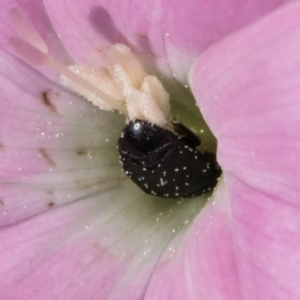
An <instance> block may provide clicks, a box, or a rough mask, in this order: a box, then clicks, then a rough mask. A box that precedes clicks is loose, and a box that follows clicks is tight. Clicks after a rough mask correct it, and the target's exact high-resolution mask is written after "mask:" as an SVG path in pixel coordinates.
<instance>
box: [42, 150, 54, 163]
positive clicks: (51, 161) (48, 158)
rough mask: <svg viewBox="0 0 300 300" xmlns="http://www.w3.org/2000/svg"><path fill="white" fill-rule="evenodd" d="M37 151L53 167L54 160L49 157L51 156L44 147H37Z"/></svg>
mask: <svg viewBox="0 0 300 300" xmlns="http://www.w3.org/2000/svg"><path fill="white" fill-rule="evenodd" d="M39 152H40V154H41V155H42V156H43V157H44V158H45V159H46V160H47V162H48V163H49V164H50V165H51V166H53V167H54V166H55V162H54V161H53V160H52V159H51V157H50V156H49V154H48V153H47V152H46V150H45V149H43V148H39Z"/></svg>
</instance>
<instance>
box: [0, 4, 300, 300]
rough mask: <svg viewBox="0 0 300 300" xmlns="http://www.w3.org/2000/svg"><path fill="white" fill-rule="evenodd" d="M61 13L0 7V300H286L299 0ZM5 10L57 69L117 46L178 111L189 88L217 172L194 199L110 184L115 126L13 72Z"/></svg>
mask: <svg viewBox="0 0 300 300" xmlns="http://www.w3.org/2000/svg"><path fill="white" fill-rule="evenodd" d="M73 2H74V1H56V2H54V1H50V0H44V1H43V3H41V2H40V1H25V0H19V1H16V0H13V1H11V0H7V1H4V4H2V9H1V13H0V16H1V52H0V53H1V54H0V60H1V63H0V69H1V73H0V76H1V79H0V85H1V110H0V113H1V118H0V120H1V127H0V128H1V129H0V160H1V169H0V179H1V195H0V198H1V199H0V205H1V206H0V224H1V231H0V245H1V246H0V252H1V256H0V265H1V268H0V279H1V280H0V298H1V299H14V300H15V299H22V300H24V299H130V300H132V299H151V300H153V299H230V300H232V299H258V300H259V299H264V300H265V299H298V298H299V297H300V289H299V284H298V283H299V279H300V271H299V267H298V266H299V263H300V261H299V260H300V254H299V253H300V251H299V249H300V234H299V228H300V218H299V213H300V212H299V204H298V200H299V195H300V188H299V187H298V178H299V175H300V174H299V173H300V171H299V167H298V165H299V161H300V157H299V154H298V152H299V150H298V148H299V147H300V135H299V133H298V130H299V123H300V117H299V116H300V98H299V95H300V79H299V78H300V76H299V73H300V51H299V50H300V4H299V2H298V1H295V2H291V3H289V4H284V2H287V1H275V0H266V1H264V2H263V4H262V1H258V0H257V1H251V2H245V1H238V0H235V1H234V0H232V1H230V2H225V1H224V3H223V2H222V1H220V0H219V1H217V0H216V1H213V2H212V1H209V4H208V1H201V0H198V1H195V0H188V1H186V0H182V1H178V0H176V1H175V0H174V1H159V2H157V1H111V0H110V1H93V0H89V1H79V0H78V1H76V4H74V3H73ZM12 7H18V8H19V9H20V10H21V11H22V12H23V13H24V14H25V15H26V16H27V17H28V18H29V19H30V20H31V22H32V23H33V25H34V26H35V28H36V29H37V30H38V31H39V33H40V34H41V35H42V37H43V38H44V39H45V41H46V43H47V46H48V47H49V52H50V53H51V54H52V55H53V56H55V58H56V59H58V60H60V61H61V62H63V63H64V64H66V65H69V64H71V63H73V62H76V63H78V64H82V65H89V66H93V65H97V63H98V60H99V50H100V49H102V48H103V47H106V46H108V45H109V44H113V43H116V42H121V43H124V44H127V45H129V46H130V47H131V48H132V49H133V51H134V52H135V53H139V56H140V59H141V61H142V62H143V64H144V66H145V67H146V68H148V70H150V71H151V70H152V71H153V72H156V73H157V74H160V75H161V77H163V79H164V84H165V86H166V87H167V88H168V90H169V91H170V92H171V95H172V96H173V98H174V99H175V103H176V102H177V104H175V110H176V109H177V111H182V105H185V106H186V107H189V108H191V107H192V104H190V103H191V101H190V100H191V99H190V98H191V96H190V94H189V92H188V90H187V89H186V88H185V87H184V85H186V84H187V83H188V76H189V84H190V86H191V89H192V93H193V95H194V97H195V99H196V101H197V104H198V106H199V108H200V110H201V112H202V114H203V116H204V118H205V120H206V121H207V123H208V125H209V127H210V129H211V130H212V132H213V133H214V135H215V136H216V138H217V141H218V151H217V156H218V161H219V163H220V165H221V166H222V168H223V174H224V175H223V179H222V180H221V181H220V183H219V184H218V186H217V188H216V191H215V193H214V194H213V195H212V197H211V198H210V199H208V202H206V200H207V199H206V198H205V197H199V198H195V199H191V200H186V201H180V202H175V201H174V200H172V199H161V198H153V197H151V196H148V195H146V194H144V193H143V192H142V191H140V190H139V189H138V188H137V187H135V186H134V184H133V183H131V181H130V180H128V179H127V178H126V177H124V175H123V173H122V172H121V169H120V165H119V163H118V153H117V150H116V148H115V147H116V143H117V139H118V137H119V134H120V131H121V129H122V127H123V126H124V118H122V117H121V116H119V115H118V114H117V113H109V112H103V111H100V110H98V109H97V108H95V107H93V106H92V105H90V104H89V103H87V102H86V101H85V100H83V99H81V98H80V97H77V96H76V95H75V94H73V93H72V92H69V91H67V90H66V89H65V88H63V87H61V85H60V82H59V78H58V75H57V74H55V73H54V72H53V71H52V70H49V69H48V68H45V67H38V68H36V69H33V68H32V66H30V65H28V64H27V63H26V62H24V61H23V60H22V56H21V55H19V54H17V53H16V52H15V51H14V49H13V48H12V47H11V44H10V43H9V39H10V38H12V37H14V36H16V33H15V31H14V29H13V26H12V24H11V21H10V19H9V11H10V9H11V8H12ZM58 37H59V38H58ZM18 55H19V58H17V56H18ZM197 57H198V58H197ZM20 58H21V59H20ZM196 58H197V60H196V62H195V59H196ZM191 66H192V68H191ZM173 74H174V75H175V79H174V77H173ZM182 115H183V118H184V113H182ZM185 118H186V120H187V121H188V122H190V124H187V125H191V126H195V127H197V128H198V129H199V128H202V126H203V125H202V124H198V123H197V118H196V117H195V116H194V114H193V113H190V115H189V116H188V117H185ZM203 139H204V138H203ZM202 207H203V209H202V210H201V208H202ZM200 210H201V212H200Z"/></svg>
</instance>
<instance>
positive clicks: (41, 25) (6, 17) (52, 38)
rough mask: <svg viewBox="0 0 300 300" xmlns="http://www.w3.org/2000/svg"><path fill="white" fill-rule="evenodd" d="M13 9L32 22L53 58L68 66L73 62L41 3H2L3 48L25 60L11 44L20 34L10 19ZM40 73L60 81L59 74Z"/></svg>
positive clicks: (13, 0)
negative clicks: (16, 9) (12, 39)
mask: <svg viewBox="0 0 300 300" xmlns="http://www.w3.org/2000/svg"><path fill="white" fill-rule="evenodd" d="M13 8H18V9H19V10H20V11H21V12H22V13H23V14H24V15H25V17H26V18H28V19H29V20H30V22H31V23H32V24H33V26H34V27H35V28H36V30H37V31H38V32H39V34H40V35H41V36H42V38H43V39H44V40H45V42H46V44H47V46H48V48H49V53H50V54H51V55H52V56H54V57H55V58H56V59H58V60H59V61H61V62H62V63H65V64H67V65H68V64H70V63H71V62H72V60H71V58H70V57H69V55H68V53H66V50H65V48H64V46H63V45H62V44H61V42H60V40H59V38H58V37H57V35H56V33H55V32H54V30H53V28H52V25H51V23H50V21H49V18H48V16H47V13H46V12H45V8H44V6H43V4H42V2H41V1H24V0H4V1H2V2H1V10H0V22H1V31H0V39H1V48H3V49H5V50H7V51H9V52H10V53H13V54H14V55H16V56H17V57H20V58H21V59H23V56H22V55H20V54H19V53H18V52H16V51H15V49H14V48H13V47H12V45H11V42H10V40H11V38H15V37H18V33H17V31H16V30H15V28H14V25H13V22H12V20H11V17H10V11H11V9H13ZM39 72H41V73H42V74H43V75H45V76H47V77H48V78H49V79H51V80H53V81H55V82H58V81H59V80H58V76H57V74H55V73H54V72H53V71H52V70H49V69H47V68H44V69H39Z"/></svg>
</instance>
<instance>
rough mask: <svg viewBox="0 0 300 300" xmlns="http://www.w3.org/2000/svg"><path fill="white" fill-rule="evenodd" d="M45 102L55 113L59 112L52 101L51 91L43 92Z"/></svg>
mask: <svg viewBox="0 0 300 300" xmlns="http://www.w3.org/2000/svg"><path fill="white" fill-rule="evenodd" d="M42 99H43V103H44V104H45V105H46V106H47V107H48V108H49V109H50V110H51V111H52V112H54V113H57V110H56V107H55V106H54V104H53V103H52V102H51V101H50V98H49V92H43V94H42Z"/></svg>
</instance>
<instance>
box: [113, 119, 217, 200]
mask: <svg viewBox="0 0 300 300" xmlns="http://www.w3.org/2000/svg"><path fill="white" fill-rule="evenodd" d="M173 128H174V131H175V133H176V134H175V133H173V132H172V131H170V130H167V129H164V128H161V127H159V126H157V125H154V124H151V123H149V122H147V121H141V120H133V121H130V122H129V123H128V124H127V125H126V126H125V128H124V129H123V131H122V133H121V137H120V138H119V142H118V148H119V153H120V162H121V164H122V166H123V169H124V171H125V172H126V174H127V175H128V176H129V177H130V178H131V180H132V181H133V182H134V183H135V184H137V185H138V186H139V187H140V188H141V189H142V190H143V191H144V192H146V193H148V194H152V195H155V196H160V197H167V198H169V197H172V198H189V197H195V196H197V195H202V194H205V193H207V192H209V191H210V190H211V189H212V188H213V187H214V186H215V185H216V183H217V179H218V177H219V176H220V174H221V170H220V167H219V166H218V164H217V162H216V159H215V155H213V154H210V153H205V154H202V153H201V152H199V151H198V150H197V149H196V146H198V145H200V138H199V137H197V136H196V135H195V134H194V133H192V132H191V131H190V130H189V129H187V128H186V127H185V126H184V125H182V124H181V123H173Z"/></svg>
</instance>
